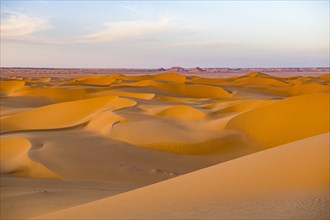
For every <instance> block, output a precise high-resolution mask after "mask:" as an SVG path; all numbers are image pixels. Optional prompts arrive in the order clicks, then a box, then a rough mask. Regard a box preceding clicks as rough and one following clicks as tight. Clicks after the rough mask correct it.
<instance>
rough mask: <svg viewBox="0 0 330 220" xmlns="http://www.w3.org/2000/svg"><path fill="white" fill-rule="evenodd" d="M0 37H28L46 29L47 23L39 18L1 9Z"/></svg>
mask: <svg viewBox="0 0 330 220" xmlns="http://www.w3.org/2000/svg"><path fill="white" fill-rule="evenodd" d="M1 12H2V19H1V26H0V30H1V37H4V38H15V37H21V36H28V35H31V34H33V33H35V32H38V31H40V30H43V29H45V28H47V27H48V21H47V19H45V18H42V17H39V16H32V15H26V14H23V13H21V12H17V11H12V10H8V9H1Z"/></svg>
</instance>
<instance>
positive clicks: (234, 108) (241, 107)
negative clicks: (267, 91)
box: [212, 100, 274, 114]
mask: <svg viewBox="0 0 330 220" xmlns="http://www.w3.org/2000/svg"><path fill="white" fill-rule="evenodd" d="M273 102H274V101H272V100H251V101H244V102H240V103H234V104H230V105H229V106H228V107H225V108H223V109H220V110H217V111H215V112H213V113H212V114H226V113H237V112H243V111H246V110H252V109H255V108H260V107H262V106H266V105H268V104H270V103H273Z"/></svg>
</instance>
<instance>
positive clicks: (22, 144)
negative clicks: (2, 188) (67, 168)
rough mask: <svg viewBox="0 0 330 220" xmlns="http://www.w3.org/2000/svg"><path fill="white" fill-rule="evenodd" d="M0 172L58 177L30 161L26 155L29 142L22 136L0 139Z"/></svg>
mask: <svg viewBox="0 0 330 220" xmlns="http://www.w3.org/2000/svg"><path fill="white" fill-rule="evenodd" d="M0 146H1V148H0V153H1V154H0V155H1V158H0V165H1V166H0V167H1V169H0V171H1V174H8V173H11V174H16V175H23V176H29V177H38V178H60V177H59V176H58V175H56V174H55V173H53V172H52V171H50V170H48V169H47V168H46V167H45V166H43V165H42V164H39V163H36V162H34V161H32V160H31V159H30V158H29V156H28V151H29V148H30V147H31V144H30V142H29V141H28V140H26V139H23V138H6V139H1V140H0Z"/></svg>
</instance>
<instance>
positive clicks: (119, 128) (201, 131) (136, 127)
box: [109, 120, 259, 155]
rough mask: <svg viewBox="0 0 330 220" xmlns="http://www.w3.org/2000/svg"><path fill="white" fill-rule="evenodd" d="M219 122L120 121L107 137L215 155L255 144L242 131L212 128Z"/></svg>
mask: <svg viewBox="0 0 330 220" xmlns="http://www.w3.org/2000/svg"><path fill="white" fill-rule="evenodd" d="M197 123H200V124H205V123H203V122H199V121H197ZM223 123H226V121H223V122H219V123H217V125H212V124H211V125H209V124H205V128H204V127H203V128H200V124H197V125H195V124H194V122H190V121H179V120H145V121H122V122H120V123H116V124H114V125H113V126H112V128H111V133H110V134H109V137H110V138H111V139H113V140H117V141H122V142H125V143H128V144H132V145H136V146H140V147H145V148H150V149H155V150H161V151H165V152H171V153H179V154H195V155H201V154H216V153H221V152H228V151H231V152H232V151H234V149H237V147H239V146H244V149H245V148H249V147H258V145H256V143H255V142H254V141H253V140H250V139H249V138H248V137H247V136H246V135H245V134H244V133H242V132H239V131H229V130H224V131H221V132H219V131H218V130H216V129H215V128H214V126H216V127H220V126H221V125H220V124H223ZM194 126H195V127H197V128H194ZM258 149H259V147H258Z"/></svg>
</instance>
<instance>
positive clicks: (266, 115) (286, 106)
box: [226, 93, 330, 147]
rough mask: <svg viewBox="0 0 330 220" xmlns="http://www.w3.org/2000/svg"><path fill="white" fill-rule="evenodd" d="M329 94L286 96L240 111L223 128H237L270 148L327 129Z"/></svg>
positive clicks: (323, 131)
mask: <svg viewBox="0 0 330 220" xmlns="http://www.w3.org/2000/svg"><path fill="white" fill-rule="evenodd" d="M329 100H330V96H329V94H321V93H320V94H310V95H301V96H294V97H290V98H286V99H283V100H280V101H277V102H275V103H273V104H269V105H267V106H265V107H262V108H258V109H255V110H251V111H249V112H245V113H242V114H240V115H238V116H236V117H234V118H233V119H231V120H230V121H229V123H228V124H227V126H226V128H227V129H238V130H241V131H243V132H245V133H247V134H248V135H250V136H251V137H253V138H254V139H255V140H256V141H258V142H259V143H260V144H261V145H262V146H264V147H274V146H278V145H281V144H285V143H289V142H292V141H295V140H299V139H302V138H307V137H311V136H314V135H318V134H322V133H325V132H329V130H330V129H329V120H330V118H329V117H330V116H329V111H330V109H329Z"/></svg>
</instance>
